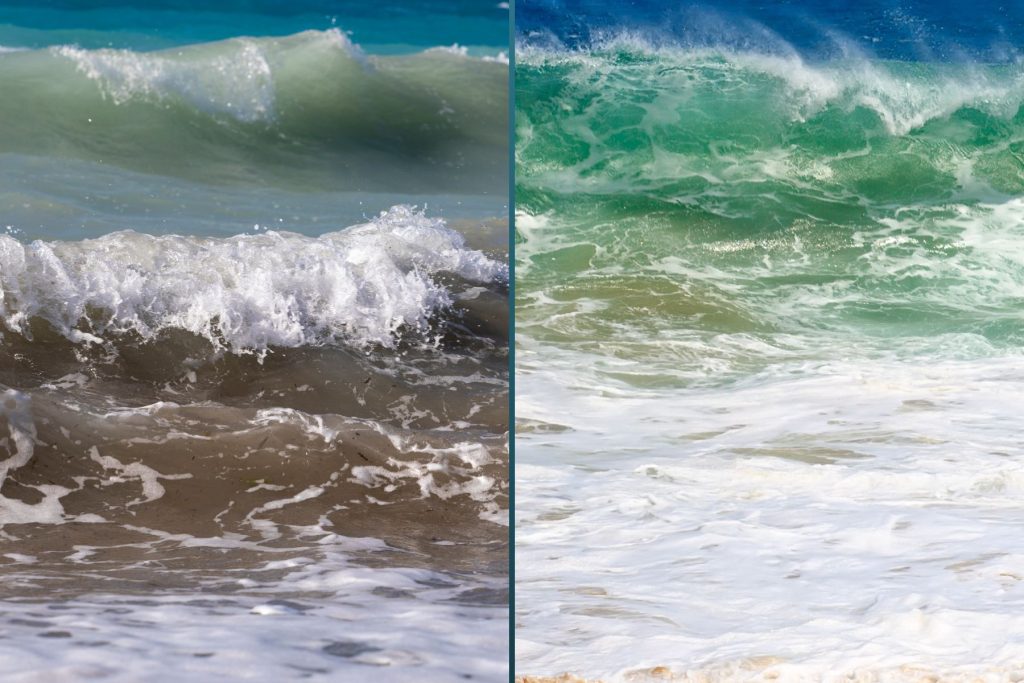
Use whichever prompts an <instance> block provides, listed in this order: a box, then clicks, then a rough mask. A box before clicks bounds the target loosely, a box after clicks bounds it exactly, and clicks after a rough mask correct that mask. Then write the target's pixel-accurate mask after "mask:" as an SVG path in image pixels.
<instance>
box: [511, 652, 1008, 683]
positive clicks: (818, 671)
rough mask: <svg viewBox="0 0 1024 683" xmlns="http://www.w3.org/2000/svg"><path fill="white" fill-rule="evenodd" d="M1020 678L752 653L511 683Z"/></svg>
mask: <svg viewBox="0 0 1024 683" xmlns="http://www.w3.org/2000/svg"><path fill="white" fill-rule="evenodd" d="M1022 680H1024V663H1017V664H1011V665H1008V666H993V667H989V666H985V667H958V669H957V670H952V669H945V670H943V669H935V668H932V667H927V666H923V665H909V664H908V665H902V666H892V667H882V668H863V667H857V668H853V669H849V668H836V669H829V668H826V667H823V666H805V665H800V664H784V663H783V662H782V661H781V660H779V659H778V658H775V657H756V658H753V659H749V660H745V661H741V662H732V663H727V664H722V665H717V666H711V667H706V668H701V669H686V670H683V669H671V668H669V667H665V666H656V667H653V668H638V669H633V670H629V671H624V672H622V673H620V674H617V675H614V676H612V677H609V678H585V677H582V676H578V675H576V674H571V673H561V674H557V675H554V676H545V675H533V674H525V675H519V676H516V678H515V681H516V683H620V682H621V683H656V682H662V681H673V682H679V683H733V682H739V681H744V682H758V683H760V682H762V681H766V682H769V681H771V682H776V683H785V682H788V681H793V682H799V683H811V682H812V681H822V682H825V681H827V682H830V683H831V682H835V683H839V682H840V681H843V682H850V683H854V682H855V683H1010V682H1013V683H1017V682H1018V681H1022Z"/></svg>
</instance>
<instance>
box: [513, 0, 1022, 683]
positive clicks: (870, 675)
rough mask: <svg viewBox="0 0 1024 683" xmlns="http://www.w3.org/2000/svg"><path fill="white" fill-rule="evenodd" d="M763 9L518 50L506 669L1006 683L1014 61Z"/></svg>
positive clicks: (1014, 324) (1015, 277)
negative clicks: (774, 19) (809, 28)
mask: <svg viewBox="0 0 1024 683" xmlns="http://www.w3.org/2000/svg"><path fill="white" fill-rule="evenodd" d="M808 11H810V10H808ZM823 12H824V10H823ZM538 13H539V10H538ZM539 16H542V17H545V16H547V15H541V14H539ZM817 18H819V19H821V17H820V16H819V17H817ZM534 20H535V21H539V20H537V19H536V17H535V18H534ZM576 21H579V19H577V20H576ZM707 23H708V24H710V25H712V26H725V25H727V24H726V23H724V22H723V23H714V22H713V21H711V20H708V22H707ZM737 23H738V25H739V26H740V27H741V28H747V27H746V26H745V25H744V24H743V23H742V22H740V21H738V22H737ZM801 28H803V26H801ZM860 28H862V27H860V26H858V29H860ZM870 28H871V30H872V31H875V32H873V33H866V34H867V35H871V36H874V35H881V36H883V37H884V38H888V37H889V36H890V35H891V34H890V33H886V32H885V31H886V30H888V29H879V28H878V27H877V26H875V25H872V26H871V27H870ZM761 29H763V30H762V31H761V32H760V33H758V32H756V31H750V32H749V33H748V35H747V38H748V40H746V41H745V42H744V41H743V40H740V39H738V38H737V36H735V35H733V36H725V37H722V36H723V34H718V36H719V37H720V38H721V39H720V40H719V41H718V42H717V43H716V42H715V36H714V35H712V36H711V37H710V38H709V39H708V40H706V41H704V42H702V43H701V42H695V41H686V40H682V39H676V40H671V39H666V38H664V36H663V35H656V34H654V33H653V32H648V33H647V34H644V33H642V32H638V31H606V32H604V34H603V35H600V36H599V35H598V33H599V32H598V31H596V30H595V31H592V32H591V34H590V38H589V40H580V41H578V43H577V44H568V42H567V43H566V44H558V42H557V41H556V40H555V39H554V38H553V37H552V35H551V32H544V31H542V30H540V29H536V30H535V31H533V32H532V33H529V32H528V33H526V34H525V35H524V36H523V37H522V38H521V40H522V45H520V46H519V47H518V48H517V63H516V83H517V103H516V107H517V115H516V132H517V143H516V162H517V177H516V183H517V211H518V212H519V215H518V216H517V220H516V234H517V249H516V296H517V301H516V315H517V337H516V345H517V351H516V361H517V367H516V385H515V386H516V416H517V417H516V419H517V445H516V458H517V468H516V519H515V524H516V582H517V588H516V590H517V593H516V602H517V609H516V672H517V674H520V675H523V676H538V677H541V678H542V677H545V676H554V675H558V674H561V673H563V672H566V673H569V674H572V675H575V676H579V677H581V678H585V679H587V680H607V681H626V680H629V681H636V680H681V681H683V680H685V681H690V680H693V681H698V680H699V681H753V680H757V681H760V680H785V681H822V680H828V681H831V680H836V681H838V680H864V681H918V680H943V681H945V680H949V681H961V680H962V681H966V680H991V681H1011V680H1017V678H1018V677H1019V676H1020V675H1021V672H1022V670H1024V639H1022V638H1021V637H1020V635H1019V634H1020V633H1021V622H1020V613H1021V607H1022V603H1021V599H1022V595H1024V594H1022V593H1021V585H1020V582H1021V577H1022V576H1024V572H1022V568H1024V565H1022V564H1021V558H1022V557H1024V546H1022V544H1021V542H1020V540H1019V533H1017V532H1018V529H1017V527H1018V522H1019V517H1020V515H1019V510H1018V508H1019V496H1020V491H1021V489H1020V486H1021V483H1022V482H1024V479H1022V469H1021V465H1020V456H1021V450H1020V444H1019V443H1018V441H1019V439H1018V438H1017V436H1018V435H1017V432H1018V430H1017V422H1018V420H1017V418H1016V415H1017V409H1016V406H1017V405H1018V404H1017V401H1019V400H1020V398H1021V396H1020V380H1021V378H1022V377H1024V374H1022V373H1024V356H1022V355H1021V342H1022V340H1024V337H1022V334H1021V333H1022V328H1021V325H1020V320H1019V318H1020V302H1021V293H1022V291H1024V290H1022V284H1024V267H1022V262H1021V259H1020V258H1019V257H1018V255H1019V254H1020V253H1021V250H1022V248H1024V243H1022V240H1024V232H1022V230H1021V227H1020V226H1021V218H1022V217H1024V204H1022V203H1021V200H1020V193H1021V191H1022V189H1024V186H1022V178H1024V176H1022V175H1021V173H1020V159H1019V147H1020V145H1021V144H1022V142H1024V128H1022V121H1024V119H1022V114H1021V104H1022V91H1021V82H1022V81H1021V78H1022V71H1021V68H1020V64H1019V62H1014V61H1013V60H1004V61H1001V62H999V61H992V62H985V61H981V60H977V59H968V58H960V59H950V60H938V59H932V60H925V59H916V60H915V59H911V58H908V57H907V56H906V55H891V54H889V55H878V54H873V52H872V50H871V49H870V47H865V46H864V44H863V43H864V41H858V40H852V39H846V38H845V37H843V36H838V37H835V40H833V41H832V42H831V44H830V51H829V53H828V55H827V56H825V57H822V56H821V55H820V54H809V52H810V51H809V50H807V49H804V48H805V46H802V45H793V44H790V43H787V42H786V41H784V40H782V38H781V37H779V35H778V34H773V33H771V32H770V31H768V30H767V29H764V28H763V26H762V27H761ZM558 30H562V29H558ZM891 30H892V32H893V33H895V32H896V29H891ZM723 31H724V29H723ZM796 31H797V30H796V29H794V30H793V32H794V33H796ZM864 31H865V32H867V31H868V28H864ZM555 32H556V33H557V32H558V31H557V30H556V31H555ZM564 32H565V33H568V29H565V30H564ZM766 35H767V36H768V37H769V38H771V39H772V41H773V42H767V43H766V40H765V39H763V36H766ZM669 38H671V36H669ZM730 38H732V39H730ZM856 38H860V35H859V34H858V35H856ZM882 44H883V45H891V44H892V43H884V42H883V43H882Z"/></svg>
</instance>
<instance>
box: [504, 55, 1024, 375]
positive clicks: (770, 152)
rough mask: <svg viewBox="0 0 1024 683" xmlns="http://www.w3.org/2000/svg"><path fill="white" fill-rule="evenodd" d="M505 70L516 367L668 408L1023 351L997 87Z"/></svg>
mask: <svg viewBox="0 0 1024 683" xmlns="http://www.w3.org/2000/svg"><path fill="white" fill-rule="evenodd" d="M517 59H518V62H517V66H516V89H517V97H516V108H517V111H516V164H517V180H516V182H517V184H516V202H517V210H518V211H519V212H520V216H519V220H518V221H517V233H516V239H517V242H518V249H517V252H518V264H517V271H516V273H517V292H518V299H519V300H518V302H517V305H518V311H517V318H518V330H519V331H520V333H521V334H523V335H524V339H525V340H526V343H527V345H529V344H531V343H532V342H533V341H537V342H542V343H544V344H552V345H555V346H560V347H561V348H564V349H573V350H576V351H581V352H588V353H597V354H599V355H600V356H601V357H604V358H607V359H609V368H606V370H605V371H606V373H607V374H608V375H610V376H612V377H614V378H616V379H625V380H626V381H628V382H630V383H632V384H638V385H641V386H650V385H662V384H669V385H675V384H680V383H681V384H683V385H687V386H688V385H692V384H698V385H699V384H703V383H707V382H712V383H714V382H718V381H721V380H722V379H734V378H736V377H742V376H746V375H748V374H749V373H751V372H756V371H759V370H763V369H765V368H767V367H769V366H771V365H772V364H773V363H775V362H776V361H781V360H785V361H787V362H789V361H792V362H796V363H801V362H804V363H820V362H826V361H828V360H829V359H835V358H844V359H859V358H880V357H885V358H933V357H934V358H977V357H979V356H990V355H996V354H1005V353H1016V352H1017V348H1018V347H1020V346H1021V345H1022V344H1024V324H1022V315H1021V313H1022V311H1024V259H1022V258H1021V257H1020V253H1021V252H1020V246H1021V244H1022V238H1024V229H1022V219H1024V203H1022V202H1021V199H1020V195H1021V194H1022V192H1024V173H1022V171H1024V112H1022V111H1021V101H1022V98H1024V69H1022V68H1021V67H1020V66H1016V65H1001V66H988V65H979V64H930V63H904V62H883V61H871V60H867V59H861V58H854V57H851V58H849V59H847V60H840V61H834V62H828V63H822V64H810V63H806V62H804V61H801V60H800V59H798V58H796V57H785V56H783V57H779V56H770V55H760V54H754V53H737V52H731V53H726V52H721V51H710V50H709V51H696V50H689V51H684V50H653V49H650V48H646V47H643V48H641V47H637V46H632V45H628V44H624V45H612V46H610V47H607V48H605V49H602V50H593V51H590V52H549V51H543V50H538V49H531V48H526V49H524V50H522V51H521V54H520V56H519V57H518V58H517ZM616 358H619V359H622V360H624V361H629V362H633V361H641V362H643V361H646V362H647V366H648V369H647V371H645V372H643V373H636V372H634V373H633V374H631V375H629V376H620V375H617V374H616V371H615V370H614V367H615V365H614V362H613V361H614V360H615V359H616ZM780 367H781V366H780ZM786 367H794V366H793V365H788V366H786Z"/></svg>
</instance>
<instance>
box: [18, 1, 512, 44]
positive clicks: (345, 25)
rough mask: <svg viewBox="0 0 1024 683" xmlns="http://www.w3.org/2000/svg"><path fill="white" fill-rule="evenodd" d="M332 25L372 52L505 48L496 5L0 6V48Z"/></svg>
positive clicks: (284, 31) (192, 38) (179, 40)
mask: <svg viewBox="0 0 1024 683" xmlns="http://www.w3.org/2000/svg"><path fill="white" fill-rule="evenodd" d="M334 26H337V27H340V28H342V29H343V30H345V31H347V32H348V33H349V34H350V35H351V37H352V39H353V40H354V41H355V42H357V43H359V44H360V45H363V46H368V47H371V48H377V49H374V50H373V51H374V52H376V53H385V52H411V51H415V50H416V49H422V48H424V47H432V46H436V45H451V44H453V43H458V44H460V45H469V46H481V47H491V48H501V49H504V48H505V46H506V45H507V43H508V10H507V8H505V7H502V6H500V2H499V0H402V1H401V2H386V3H373V2H362V1H360V0H297V1H296V2H282V1H281V0H249V1H245V2H243V1H240V0H227V1H224V2H202V1H198V0H155V1H154V2H138V3H121V2H102V1H96V0H89V1H82V0H58V1H56V2H46V3H38V2H31V1H28V0H5V1H4V2H0V45H5V46H16V47H33V48H37V47H45V46H48V45H53V44H66V43H73V44H76V45H79V46H81V47H84V48H89V49H92V48H98V47H117V48H130V49H135V50H140V49H157V48H163V47H170V46H174V45H183V44H188V43H198V42H208V41H213V40H222V39H225V38H231V37H235V36H240V35H250V36H278V35H289V34H293V33H298V32H299V31H304V30H308V29H316V30H323V29H327V28H331V27H334Z"/></svg>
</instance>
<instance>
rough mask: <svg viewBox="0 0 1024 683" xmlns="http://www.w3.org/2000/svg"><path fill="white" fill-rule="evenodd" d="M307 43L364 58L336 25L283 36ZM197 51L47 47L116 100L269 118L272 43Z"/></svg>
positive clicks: (240, 42)
mask: <svg viewBox="0 0 1024 683" xmlns="http://www.w3.org/2000/svg"><path fill="white" fill-rule="evenodd" d="M284 40H285V41H292V42H296V41H299V42H304V43H305V44H306V45H307V47H311V48H317V47H327V48H328V49H337V50H340V51H341V54H343V55H344V56H346V57H350V58H353V59H355V60H357V61H359V62H362V61H364V59H365V58H364V56H363V55H362V52H361V51H360V50H359V48H358V47H356V46H355V45H353V44H352V42H351V41H350V40H349V39H348V36H346V35H345V34H344V33H342V32H341V31H340V30H338V29H329V30H327V31H322V32H320V31H306V32H305V33H301V34H298V35H296V36H292V37H289V38H287V39H284ZM216 46H217V47H218V49H217V50H216V51H215V52H212V53H211V52H210V47H211V46H204V48H202V49H196V48H191V49H190V50H166V51H162V52H156V53H147V52H134V51H132V50H112V49H101V50H86V49H82V48H79V47H74V46H70V45H62V46H59V47H54V48H51V50H52V51H53V52H54V54H57V55H60V56H62V57H65V58H67V59H70V60H71V61H72V62H74V64H75V66H76V67H77V68H78V70H79V71H80V72H81V73H83V74H85V75H86V76H87V77H88V78H90V79H92V80H94V81H96V82H97V83H99V84H100V86H101V87H102V92H103V94H104V96H106V97H109V98H110V99H111V100H113V101H114V102H115V103H117V104H124V103H125V102H129V101H131V100H135V99H144V100H151V101H152V100H156V101H162V100H167V99H169V98H170V99H174V98H177V99H181V100H184V101H185V102H187V103H188V104H190V105H191V106H193V107H195V108H197V109H199V110H200V111H204V112H207V113H212V114H221V115H227V116H230V117H232V118H235V119H237V120H239V121H244V122H254V121H270V120H272V119H273V118H274V116H275V110H276V88H275V85H274V69H273V64H272V62H273V59H274V58H273V57H272V55H271V50H272V49H273V48H274V47H275V43H274V42H272V41H267V40H264V41H256V40H253V39H247V38H236V39H232V40H228V41H224V42H223V43H219V44H216Z"/></svg>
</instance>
